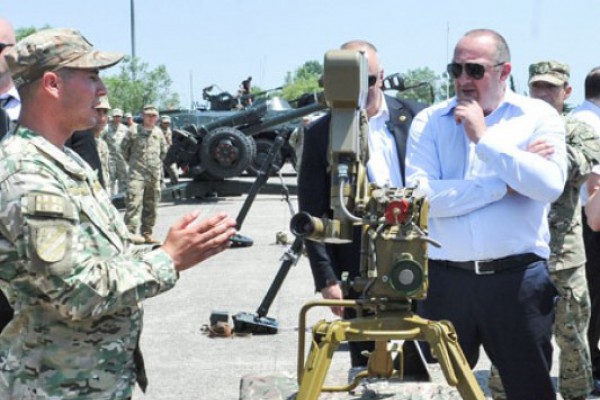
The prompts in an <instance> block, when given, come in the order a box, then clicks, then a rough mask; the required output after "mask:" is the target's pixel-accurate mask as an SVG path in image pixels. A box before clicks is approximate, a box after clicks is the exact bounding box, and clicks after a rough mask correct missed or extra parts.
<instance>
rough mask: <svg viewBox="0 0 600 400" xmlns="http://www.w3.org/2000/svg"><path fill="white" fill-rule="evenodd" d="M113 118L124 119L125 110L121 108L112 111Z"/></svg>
mask: <svg viewBox="0 0 600 400" xmlns="http://www.w3.org/2000/svg"><path fill="white" fill-rule="evenodd" d="M111 116H112V117H122V116H123V110H121V109H120V108H115V109H113V110H112V113H111Z"/></svg>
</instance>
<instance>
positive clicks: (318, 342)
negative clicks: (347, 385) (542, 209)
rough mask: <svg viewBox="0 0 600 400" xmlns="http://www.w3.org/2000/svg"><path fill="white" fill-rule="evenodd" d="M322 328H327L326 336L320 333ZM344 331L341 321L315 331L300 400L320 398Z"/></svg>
mask: <svg viewBox="0 0 600 400" xmlns="http://www.w3.org/2000/svg"><path fill="white" fill-rule="evenodd" d="M321 328H326V333H325V334H324V335H323V334H320V333H318V331H319V330H321ZM344 329H345V327H344V326H343V324H341V323H340V321H334V322H330V323H324V324H322V325H320V326H315V328H314V329H313V342H312V345H311V347H310V353H309V355H308V359H307V360H306V364H305V366H304V372H303V374H302V380H301V382H300V388H299V389H298V396H297V398H298V399H299V400H317V399H318V398H319V394H320V393H321V389H322V388H323V383H325V378H326V377H327V372H328V371H329V367H330V366H331V359H332V358H333V354H334V352H335V350H336V349H337V347H338V346H339V344H340V340H339V337H340V334H341V336H343V335H344V334H343V330H344Z"/></svg>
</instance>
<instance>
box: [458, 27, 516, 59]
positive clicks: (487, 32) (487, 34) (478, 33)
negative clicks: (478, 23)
mask: <svg viewBox="0 0 600 400" xmlns="http://www.w3.org/2000/svg"><path fill="white" fill-rule="evenodd" d="M463 37H470V38H489V39H490V40H492V41H493V42H494V45H495V46H494V53H495V54H494V58H495V61H496V62H510V50H509V48H508V43H506V39H504V37H503V36H502V35H501V34H499V33H498V32H496V31H494V30H492V29H473V30H471V31H468V32H467V33H465V34H464V36H463Z"/></svg>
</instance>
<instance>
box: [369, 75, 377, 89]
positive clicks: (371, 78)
mask: <svg viewBox="0 0 600 400" xmlns="http://www.w3.org/2000/svg"><path fill="white" fill-rule="evenodd" d="M376 83H377V75H369V87H371V86H374V85H375V84H376Z"/></svg>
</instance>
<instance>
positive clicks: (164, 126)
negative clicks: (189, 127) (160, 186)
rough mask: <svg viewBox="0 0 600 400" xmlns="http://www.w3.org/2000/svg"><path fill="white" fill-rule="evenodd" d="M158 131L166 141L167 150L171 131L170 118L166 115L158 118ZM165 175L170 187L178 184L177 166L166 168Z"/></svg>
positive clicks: (170, 142)
mask: <svg viewBox="0 0 600 400" xmlns="http://www.w3.org/2000/svg"><path fill="white" fill-rule="evenodd" d="M160 129H161V130H162V131H163V134H164V135H165V140H166V141H167V150H168V148H169V147H171V145H172V144H173V132H172V131H171V117H169V116H168V115H164V116H162V117H161V118H160ZM165 169H166V170H167V174H168V175H169V181H170V182H171V185H176V184H177V183H179V176H178V175H179V174H178V173H177V164H175V163H173V164H171V165H169V166H166V167H165Z"/></svg>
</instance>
